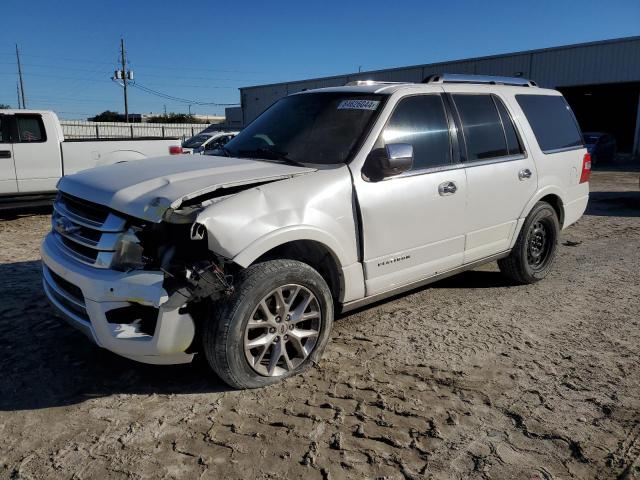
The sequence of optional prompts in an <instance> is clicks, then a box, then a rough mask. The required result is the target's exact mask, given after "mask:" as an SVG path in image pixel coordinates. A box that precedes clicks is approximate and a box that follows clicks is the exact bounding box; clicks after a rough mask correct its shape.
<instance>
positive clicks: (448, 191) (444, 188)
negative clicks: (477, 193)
mask: <svg viewBox="0 0 640 480" xmlns="http://www.w3.org/2000/svg"><path fill="white" fill-rule="evenodd" d="M457 190H458V186H457V185H456V182H451V181H449V182H442V183H441V184H440V185H438V193H439V194H440V196H442V197H445V196H447V195H453V194H454V193H456V191H457Z"/></svg>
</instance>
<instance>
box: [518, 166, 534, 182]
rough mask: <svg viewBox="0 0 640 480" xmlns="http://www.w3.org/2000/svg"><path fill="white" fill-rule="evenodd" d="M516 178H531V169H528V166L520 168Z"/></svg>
mask: <svg viewBox="0 0 640 480" xmlns="http://www.w3.org/2000/svg"><path fill="white" fill-rule="evenodd" d="M518 178H519V179H520V180H526V179H527V178H531V170H529V169H528V168H525V169H523V170H520V171H519V172H518Z"/></svg>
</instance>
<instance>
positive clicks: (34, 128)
mask: <svg viewBox="0 0 640 480" xmlns="http://www.w3.org/2000/svg"><path fill="white" fill-rule="evenodd" d="M16 123H17V124H18V142H19V143H33V142H45V141H46V140H47V136H46V134H45V131H44V124H43V123H42V117H40V116H39V115H16Z"/></svg>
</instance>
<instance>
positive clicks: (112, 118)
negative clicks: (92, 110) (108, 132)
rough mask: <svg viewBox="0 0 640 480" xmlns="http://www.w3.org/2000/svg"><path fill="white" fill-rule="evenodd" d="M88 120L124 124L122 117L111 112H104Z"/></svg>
mask: <svg viewBox="0 0 640 480" xmlns="http://www.w3.org/2000/svg"><path fill="white" fill-rule="evenodd" d="M90 120H91V121H92V122H124V118H123V115H121V114H120V113H118V112H112V111H111V110H105V111H104V112H102V113H100V114H98V115H96V116H95V117H93V118H91V119H90Z"/></svg>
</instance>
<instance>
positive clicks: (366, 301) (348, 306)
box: [340, 250, 511, 313]
mask: <svg viewBox="0 0 640 480" xmlns="http://www.w3.org/2000/svg"><path fill="white" fill-rule="evenodd" d="M510 253H511V250H507V251H506V252H502V253H496V254H495V255H491V256H490V257H485V258H481V259H480V260H476V261H475V262H471V263H466V264H464V265H461V266H459V267H456V268H454V269H452V270H447V271H446V272H442V273H438V274H436V275H434V276H432V277H428V278H423V279H422V280H418V281H416V282H411V283H407V284H406V285H402V286H400V287H397V288H393V289H391V290H387V291H386V292H381V293H376V294H375V295H371V296H369V297H364V298H361V299H359V300H353V301H351V302H347V303H343V304H342V308H341V309H340V312H341V313H346V312H350V311H351V310H355V309H356V308H360V307H364V306H366V305H370V304H372V303H375V302H379V301H381V300H384V299H386V298H389V297H393V296H394V295H400V294H401V293H405V292H408V291H410V290H415V289H416V288H420V287H424V286H425V285H429V284H430V283H434V282H437V281H438V280H442V279H444V278H447V277H451V276H453V275H457V274H458V273H462V272H464V271H466V270H471V269H472V268H475V267H479V266H480V265H484V264H485V263H490V262H495V261H496V260H500V259H501V258H505V257H507V256H509V254H510Z"/></svg>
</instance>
